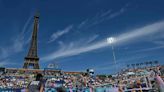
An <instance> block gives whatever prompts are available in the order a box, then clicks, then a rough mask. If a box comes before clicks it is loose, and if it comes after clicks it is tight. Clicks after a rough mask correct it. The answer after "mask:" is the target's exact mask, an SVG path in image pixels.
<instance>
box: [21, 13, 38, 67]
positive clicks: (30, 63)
mask: <svg viewBox="0 0 164 92" xmlns="http://www.w3.org/2000/svg"><path fill="white" fill-rule="evenodd" d="M38 22H39V16H38V14H36V15H35V16H34V28H33V33H32V39H31V44H30V49H29V52H28V54H27V56H26V57H25V58H24V60H25V62H24V65H23V68H25V69H28V68H29V67H33V69H39V57H38V55H37V33H38Z"/></svg>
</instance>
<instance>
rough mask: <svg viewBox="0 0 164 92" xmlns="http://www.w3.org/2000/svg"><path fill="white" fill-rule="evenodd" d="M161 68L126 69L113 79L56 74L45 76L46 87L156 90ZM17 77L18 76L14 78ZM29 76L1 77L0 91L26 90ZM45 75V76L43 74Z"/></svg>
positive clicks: (162, 73) (8, 75) (163, 73)
mask: <svg viewBox="0 0 164 92" xmlns="http://www.w3.org/2000/svg"><path fill="white" fill-rule="evenodd" d="M162 69H163V68H161V66H158V67H147V68H140V69H126V70H124V71H122V72H121V73H118V74H116V75H115V76H114V75H113V76H112V77H103V78H102V77H100V76H90V75H88V74H64V73H62V74H55V76H52V75H51V74H49V73H48V75H50V76H49V77H48V76H44V84H45V85H44V87H45V89H46V88H58V87H64V88H69V89H77V90H82V89H84V88H91V89H92V90H94V89H95V88H98V87H102V88H104V87H109V88H112V87H116V88H119V89H120V90H128V89H137V88H138V89H141V88H145V89H146V88H147V89H153V88H154V89H155V88H157V85H156V82H155V77H156V75H159V76H161V77H162V76H163V75H164V72H163V70H162ZM53 74H54V73H53ZM13 75H17V76H13ZM28 75H29V76H28V77H27V76H19V74H18V73H17V74H12V76H11V75H10V74H9V73H7V74H4V75H1V77H0V89H7V88H9V89H18V88H19V89H26V88H27V86H28V84H29V83H30V82H31V81H32V80H33V79H34V77H35V75H34V74H31V75H30V74H28ZM43 75H44V74H43Z"/></svg>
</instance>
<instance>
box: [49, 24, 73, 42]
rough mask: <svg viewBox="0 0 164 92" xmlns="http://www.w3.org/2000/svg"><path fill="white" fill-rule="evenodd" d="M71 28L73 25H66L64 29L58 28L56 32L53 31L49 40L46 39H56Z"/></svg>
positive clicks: (51, 40)
mask: <svg viewBox="0 0 164 92" xmlns="http://www.w3.org/2000/svg"><path fill="white" fill-rule="evenodd" d="M72 28H73V25H69V26H67V27H66V28H65V29H63V30H58V31H57V32H55V33H53V34H52V35H51V37H50V40H49V41H48V42H49V43H50V42H53V41H55V40H56V39H58V38H59V37H61V36H63V35H65V34H67V33H69V32H70V31H71V29H72Z"/></svg>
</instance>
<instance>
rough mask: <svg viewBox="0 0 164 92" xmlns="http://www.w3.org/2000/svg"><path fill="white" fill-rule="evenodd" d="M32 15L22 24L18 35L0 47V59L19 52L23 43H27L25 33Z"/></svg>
mask: <svg viewBox="0 0 164 92" xmlns="http://www.w3.org/2000/svg"><path fill="white" fill-rule="evenodd" d="M31 19H32V17H31V16H30V17H29V18H28V19H27V21H26V23H25V24H24V26H23V28H22V31H21V33H20V34H19V35H17V36H16V37H15V38H14V39H12V42H11V44H10V45H8V46H3V47H0V60H1V59H4V58H7V57H9V56H10V55H13V54H15V53H18V52H21V51H22V50H23V47H24V45H26V44H27V41H25V37H24V36H25V34H26V32H27V31H28V30H27V29H28V26H29V23H30V21H31Z"/></svg>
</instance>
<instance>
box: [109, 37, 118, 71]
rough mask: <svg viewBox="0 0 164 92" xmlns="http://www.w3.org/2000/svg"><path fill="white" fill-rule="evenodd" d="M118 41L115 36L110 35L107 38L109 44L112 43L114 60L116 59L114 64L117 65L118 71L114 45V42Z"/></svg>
mask: <svg viewBox="0 0 164 92" xmlns="http://www.w3.org/2000/svg"><path fill="white" fill-rule="evenodd" d="M115 42H116V39H115V38H114V37H109V38H107V43H108V44H109V45H111V47H112V52H113V60H114V64H115V67H116V72H117V66H116V56H115V52H114V46H113V44H114V43H115Z"/></svg>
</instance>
